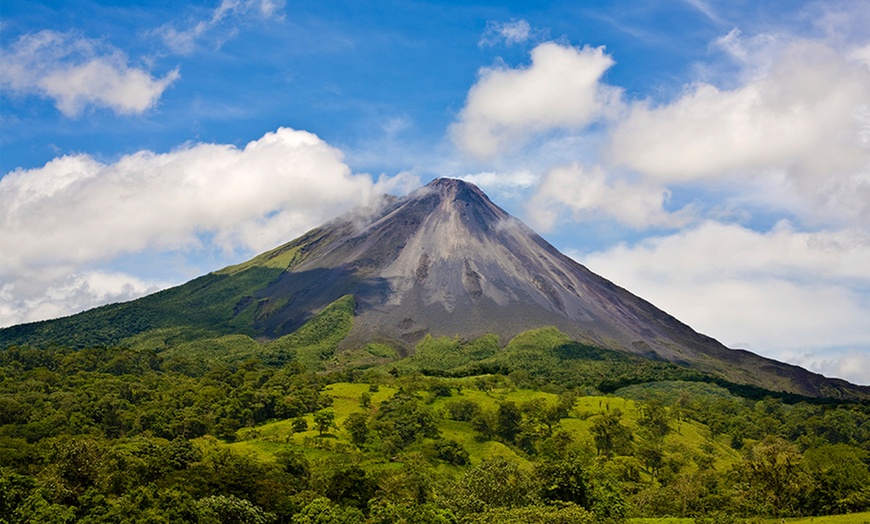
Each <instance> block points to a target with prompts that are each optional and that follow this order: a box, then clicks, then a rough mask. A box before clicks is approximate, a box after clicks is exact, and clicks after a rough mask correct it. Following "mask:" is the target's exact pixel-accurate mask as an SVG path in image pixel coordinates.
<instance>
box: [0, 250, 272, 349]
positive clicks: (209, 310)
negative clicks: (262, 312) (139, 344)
mask: <svg viewBox="0 0 870 524" xmlns="http://www.w3.org/2000/svg"><path fill="white" fill-rule="evenodd" d="M281 273H282V270H281V269H277V268H267V267H252V268H249V269H247V270H245V271H242V272H239V273H235V274H233V275H225V274H217V273H211V274H208V275H206V276H203V277H200V278H197V279H195V280H192V281H190V282H188V283H186V284H184V285H181V286H178V287H174V288H170V289H167V290H164V291H160V292H158V293H154V294H152V295H148V296H146V297H143V298H140V299H137V300H133V301H131V302H125V303H122V304H109V305H107V306H102V307H99V308H96V309H91V310H89V311H85V312H83V313H79V314H78V315H74V316H70V317H65V318H60V319H56V320H50V321H44V322H35V323H32V324H22V325H18V326H12V327H9V328H5V329H2V330H0V343H2V345H3V346H9V345H13V344H25V343H26V344H29V345H32V346H37V347H44V346H49V345H52V344H61V345H64V346H69V347H76V348H84V347H94V346H105V345H115V344H117V343H119V342H120V341H121V340H124V339H127V338H129V337H133V336H136V335H139V334H142V333H145V332H147V331H149V330H154V329H167V328H169V329H171V328H183V329H177V330H174V331H173V333H174V334H175V336H176V337H179V339H182V340H183V339H187V340H192V339H196V338H203V337H207V336H212V337H213V336H220V335H226V334H230V333H242V334H247V335H253V334H254V333H252V332H251V331H250V329H251V326H250V323H248V322H242V321H236V322H234V321H233V319H234V318H235V316H236V314H237V313H238V312H239V311H237V310H236V308H237V306H238V305H239V304H240V303H244V300H243V299H245V297H250V296H252V295H253V294H254V293H255V292H256V291H257V290H259V289H262V288H264V287H266V286H267V285H268V284H269V283H270V282H272V281H273V280H274V279H275V278H277V277H278V276H279V275H280V274H281Z"/></svg>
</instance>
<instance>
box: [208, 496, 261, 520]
mask: <svg viewBox="0 0 870 524" xmlns="http://www.w3.org/2000/svg"><path fill="white" fill-rule="evenodd" d="M196 506H197V508H198V509H199V511H200V515H201V517H202V519H201V522H205V523H209V524H210V523H215V524H218V523H220V524H271V523H272V522H275V520H276V517H275V515H273V514H272V513H269V512H267V511H264V510H263V509H262V508H260V507H258V506H255V505H254V504H251V503H250V502H249V501H247V500H245V499H240V498H238V497H234V496H232V495H230V496H224V495H215V496H211V497H205V498H202V499H199V500H198V501H197V502H196Z"/></svg>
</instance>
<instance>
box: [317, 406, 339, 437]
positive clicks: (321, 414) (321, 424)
mask: <svg viewBox="0 0 870 524" xmlns="http://www.w3.org/2000/svg"><path fill="white" fill-rule="evenodd" d="M314 425H315V426H317V431H318V433H319V434H320V435H321V436H323V433H324V432H325V431H329V430H330V429H331V428H338V426H336V425H335V412H333V411H332V410H329V409H321V410H320V411H318V412H316V413H314Z"/></svg>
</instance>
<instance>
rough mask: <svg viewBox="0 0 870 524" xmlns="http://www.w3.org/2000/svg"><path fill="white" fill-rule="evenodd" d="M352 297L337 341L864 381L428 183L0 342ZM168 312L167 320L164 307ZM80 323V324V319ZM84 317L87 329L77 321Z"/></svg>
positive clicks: (211, 319) (800, 379) (802, 381)
mask: <svg viewBox="0 0 870 524" xmlns="http://www.w3.org/2000/svg"><path fill="white" fill-rule="evenodd" d="M346 295H351V296H353V297H354V299H355V304H356V306H355V310H354V313H353V317H354V318H353V324H352V327H351V328H350V331H349V333H348V335H347V336H346V337H345V338H344V340H342V341H341V343H340V345H339V349H342V348H344V349H347V348H355V347H361V346H362V345H364V344H365V343H367V342H381V343H386V344H389V345H391V346H393V347H395V348H397V349H398V350H399V352H400V353H401V354H403V355H407V354H409V353H410V352H412V351H413V348H414V346H415V344H416V343H417V342H419V341H420V340H421V339H422V338H423V337H425V336H426V335H427V334H431V335H433V336H441V335H443V336H449V337H453V336H458V337H460V338H462V339H473V338H477V337H480V336H483V335H486V334H495V335H497V336H498V337H499V339H500V340H501V342H502V344H504V343H507V341H508V340H510V339H511V338H512V337H514V336H516V335H517V334H519V333H521V332H524V331H527V330H530V329H534V328H540V327H545V326H555V327H556V328H558V329H559V330H560V331H562V332H563V333H565V334H567V335H568V336H570V337H571V338H572V339H574V340H576V341H578V342H581V343H583V344H586V345H590V346H596V347H600V348H605V349H611V350H616V351H621V352H627V353H632V354H636V355H640V356H643V357H646V358H649V359H654V360H660V361H667V362H672V363H676V364H680V365H683V366H687V367H691V368H693V369H697V370H699V371H702V372H705V373H711V374H714V375H717V376H720V377H723V378H725V379H727V380H729V381H731V382H736V383H741V384H749V385H754V386H759V387H762V388H765V389H769V390H775V391H785V392H790V393H797V394H801V395H806V396H835V397H847V398H870V389H868V388H863V387H858V386H854V385H852V384H849V383H847V382H845V381H841V380H835V379H827V378H825V377H823V376H821V375H817V374H814V373H810V372H808V371H806V370H804V369H802V368H799V367H796V366H792V365H788V364H783V363H780V362H776V361H773V360H769V359H766V358H763V357H760V356H757V355H755V354H752V353H750V352H747V351H742V350H732V349H728V348H726V347H725V346H723V345H722V344H720V343H719V342H717V341H716V340H714V339H712V338H710V337H707V336H704V335H701V334H699V333H697V332H695V331H694V330H692V329H691V328H690V327H688V326H687V325H685V324H683V323H681V322H680V321H678V320H677V319H675V318H674V317H672V316H670V315H668V314H667V313H665V312H664V311H661V310H660V309H658V308H656V307H655V306H653V305H652V304H650V303H649V302H647V301H645V300H643V299H641V298H639V297H637V296H635V295H632V294H631V293H629V292H628V291H626V290H625V289H622V288H620V287H618V286H617V285H615V284H613V283H612V282H610V281H608V280H606V279H604V278H602V277H600V276H598V275H596V274H594V273H592V272H591V271H589V270H588V269H586V268H585V267H583V266H582V265H580V264H578V263H577V262H575V261H573V260H572V259H570V258H568V257H566V256H565V255H563V254H561V253H560V252H559V251H558V250H557V249H555V248H554V247H553V246H551V245H550V244H549V243H547V242H546V241H545V240H544V239H543V238H541V237H540V236H538V235H537V234H536V233H534V232H533V231H532V230H531V229H529V228H528V227H527V226H525V225H524V224H523V223H521V222H520V221H519V220H517V219H515V218H513V217H512V216H510V215H509V214H508V213H506V212H505V211H504V210H503V209H501V208H500V207H498V206H497V205H495V204H493V203H492V202H491V201H490V200H489V198H488V197H487V196H486V195H485V194H484V193H483V192H482V191H481V190H480V189H479V188H477V187H476V186H474V185H472V184H469V183H466V182H463V181H460V180H455V179H437V180H435V181H433V182H431V183H430V184H428V185H427V186H425V187H423V188H421V189H419V190H417V191H415V192H414V193H412V194H410V195H408V196H406V197H403V198H394V197H386V198H385V199H384V200H383V201H382V202H381V204H380V205H379V206H377V207H376V208H374V209H365V210H357V211H355V212H352V213H350V214H348V215H345V216H344V217H340V218H338V219H336V220H333V221H332V222H329V223H327V224H325V225H323V226H321V227H319V228H316V229H314V230H312V231H310V232H308V233H306V234H305V235H303V236H302V237H300V238H298V239H296V240H293V241H291V242H289V243H287V244H285V245H283V246H281V247H278V248H276V249H274V250H272V251H269V252H266V253H263V254H261V255H259V256H257V257H255V258H254V259H252V260H250V261H248V262H245V263H243V264H240V265H237V266H231V267H228V268H225V269H223V270H221V271H217V272H215V273H212V274H210V275H206V276H204V277H200V278H199V279H196V280H193V281H191V282H188V283H187V284H184V285H182V286H179V287H177V288H172V289H169V290H166V291H162V292H160V293H156V294H154V295H150V296H148V297H144V298H142V299H139V300H136V301H132V302H128V303H124V304H114V305H110V306H104V307H102V308H97V309H95V310H91V311H86V312H84V313H81V314H79V315H74V316H72V317H67V318H65V319H58V320H54V321H46V322H39V323H34V324H26V325H21V326H14V327H11V328H7V329H4V330H0V343H2V344H3V345H8V344H9V343H47V342H49V341H50V342H57V343H66V344H70V343H73V344H83V343H88V344H96V343H98V344H117V343H120V342H122V341H123V340H125V339H126V338H127V337H130V336H133V335H136V334H138V333H142V332H146V331H148V330H154V329H160V328H169V327H189V328H191V329H194V330H200V331H202V330H206V331H209V332H211V333H214V334H218V335H221V334H228V333H242V334H246V335H249V336H252V337H254V338H256V339H258V340H260V341H266V340H273V339H277V338H279V337H281V336H284V335H287V334H289V333H293V332H294V331H296V330H297V329H298V328H300V327H301V326H302V325H303V324H304V323H305V322H306V321H308V320H309V319H311V318H312V317H313V316H314V315H316V314H317V313H318V312H320V311H322V310H323V309H324V308H326V307H327V306H328V305H329V304H331V303H333V302H335V301H336V300H339V299H340V298H341V297H343V296H346ZM170 310H171V311H174V312H175V313H173V314H167V311H170ZM77 319H80V320H77ZM83 323H84V324H86V325H87V326H88V329H89V330H90V332H89V333H87V334H83V333H81V329H80V328H79V327H77V326H81V325H84V324H83Z"/></svg>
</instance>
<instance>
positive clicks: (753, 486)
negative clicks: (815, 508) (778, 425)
mask: <svg viewBox="0 0 870 524" xmlns="http://www.w3.org/2000/svg"><path fill="white" fill-rule="evenodd" d="M801 458H802V457H801V454H800V452H799V451H798V449H797V446H795V445H794V444H792V443H790V442H786V441H785V440H783V439H782V438H780V437H773V436H767V437H765V438H764V439H763V440H762V441H761V442H758V443H756V444H755V445H754V446H752V447H751V448H749V449H748V450H747V452H746V456H745V458H744V461H743V468H742V473H743V475H742V477H743V479H744V480H745V482H746V485H745V488H744V489H745V493H744V498H745V499H746V500H747V501H749V502H751V503H754V504H755V507H754V508H751V509H752V510H754V511H755V512H761V513H767V514H773V515H782V516H786V515H795V514H797V511H798V509H799V507H800V497H801V496H802V495H803V493H805V492H806V491H807V490H808V488H809V483H808V480H809V479H808V477H807V475H806V473H805V472H804V471H803V470H802V469H801V467H800V464H801Z"/></svg>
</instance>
